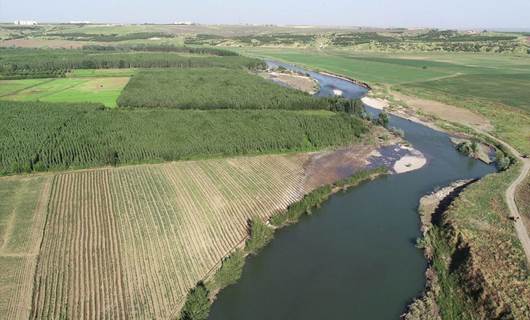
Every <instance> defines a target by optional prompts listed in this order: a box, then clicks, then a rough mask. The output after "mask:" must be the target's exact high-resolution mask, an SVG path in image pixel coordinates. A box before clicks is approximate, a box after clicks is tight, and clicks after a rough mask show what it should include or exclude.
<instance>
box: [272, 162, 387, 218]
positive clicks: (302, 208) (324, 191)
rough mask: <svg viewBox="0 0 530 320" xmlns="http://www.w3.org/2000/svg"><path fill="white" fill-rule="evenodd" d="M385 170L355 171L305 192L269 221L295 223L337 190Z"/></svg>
mask: <svg viewBox="0 0 530 320" xmlns="http://www.w3.org/2000/svg"><path fill="white" fill-rule="evenodd" d="M386 172H387V169H386V168H377V169H373V170H364V171H360V172H357V173H355V174H354V175H352V176H351V177H349V178H346V179H344V180H340V181H338V182H336V183H334V184H333V185H326V186H322V187H320V188H317V189H315V190H313V191H311V192H310V193H308V194H306V195H305V196H304V198H303V199H302V200H300V201H298V202H296V203H294V204H292V205H290V206H289V208H287V210H286V212H282V213H280V214H277V215H274V216H273V217H272V218H271V219H270V222H271V224H272V225H273V226H276V227H281V226H285V225H289V224H293V223H296V222H298V220H299V219H300V217H302V216H303V215H304V214H310V213H311V208H314V207H316V206H318V205H320V204H321V203H322V202H324V201H326V200H327V199H328V198H329V197H330V196H331V195H332V194H333V193H334V192H336V191H337V190H346V189H348V188H351V187H354V186H356V185H358V184H359V183H361V182H363V181H366V180H370V179H373V178H374V177H377V176H379V175H382V174H385V173H386Z"/></svg>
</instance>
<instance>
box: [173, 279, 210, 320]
mask: <svg viewBox="0 0 530 320" xmlns="http://www.w3.org/2000/svg"><path fill="white" fill-rule="evenodd" d="M208 294H209V293H208V289H206V287H205V286H204V284H203V283H202V282H199V283H198V284H197V286H196V287H195V288H193V289H191V290H190V292H189V293H188V296H187V298H186V303H185V304H184V307H183V308H182V310H181V312H180V319H181V320H207V319H208V315H209V314H210V300H209V299H208Z"/></svg>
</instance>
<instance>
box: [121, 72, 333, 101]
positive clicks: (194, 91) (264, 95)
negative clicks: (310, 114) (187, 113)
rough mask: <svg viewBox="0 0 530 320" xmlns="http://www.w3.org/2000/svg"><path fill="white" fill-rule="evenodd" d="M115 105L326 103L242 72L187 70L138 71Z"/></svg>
mask: <svg viewBox="0 0 530 320" xmlns="http://www.w3.org/2000/svg"><path fill="white" fill-rule="evenodd" d="M219 92H222V93H223V94H222V95H219ZM118 104H119V105H120V106H121V107H173V108H179V109H327V108H328V104H329V103H328V101H327V100H326V99H318V98H314V97H312V96H310V95H309V94H306V93H303V92H300V91H297V90H293V89H289V88H285V87H281V86H278V85H277V84H274V83H273V82H271V81H267V80H265V79H262V78H261V77H258V76H256V75H253V74H250V73H248V72H247V71H245V70H227V69H221V68H198V69H194V68H190V69H183V70H172V69H164V70H146V71H140V72H138V73H137V74H136V75H135V76H134V77H133V78H132V79H131V81H130V82H129V84H128V85H127V86H126V87H125V90H124V91H123V93H122V95H121V96H120V98H119V100H118Z"/></svg>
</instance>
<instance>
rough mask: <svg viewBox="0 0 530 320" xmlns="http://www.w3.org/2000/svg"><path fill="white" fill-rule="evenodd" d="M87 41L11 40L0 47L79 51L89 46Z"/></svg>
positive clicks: (1, 42)
mask: <svg viewBox="0 0 530 320" xmlns="http://www.w3.org/2000/svg"><path fill="white" fill-rule="evenodd" d="M87 44H88V42H86V41H70V40H47V39H10V40H2V41H0V47H20V48H40V47H48V48H65V49H79V48H82V47H83V46H84V45H87Z"/></svg>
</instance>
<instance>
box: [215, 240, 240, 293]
mask: <svg viewBox="0 0 530 320" xmlns="http://www.w3.org/2000/svg"><path fill="white" fill-rule="evenodd" d="M244 265H245V255H244V253H243V251H241V250H239V249H238V250H236V251H234V252H233V253H232V254H231V255H230V256H228V257H227V258H225V259H224V260H223V264H222V265H221V268H220V269H219V270H218V271H217V273H216V274H215V277H214V282H215V285H216V288H217V289H223V288H225V287H228V286H229V285H232V284H234V283H236V282H237V280H239V278H240V277H241V273H242V272H243V266H244Z"/></svg>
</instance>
